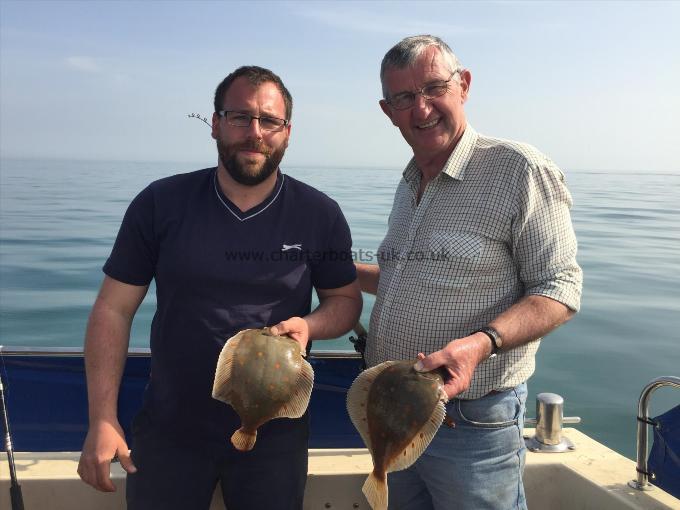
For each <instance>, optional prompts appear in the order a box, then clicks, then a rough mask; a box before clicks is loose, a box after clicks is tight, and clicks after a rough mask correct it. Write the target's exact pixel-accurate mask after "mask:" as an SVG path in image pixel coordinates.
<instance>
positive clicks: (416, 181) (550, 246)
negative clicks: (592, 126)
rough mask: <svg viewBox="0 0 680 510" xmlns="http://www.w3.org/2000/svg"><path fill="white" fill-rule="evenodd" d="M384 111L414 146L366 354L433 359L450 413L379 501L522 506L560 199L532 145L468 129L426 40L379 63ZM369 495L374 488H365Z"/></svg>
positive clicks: (561, 242) (384, 255)
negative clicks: (527, 425) (528, 420)
mask: <svg viewBox="0 0 680 510" xmlns="http://www.w3.org/2000/svg"><path fill="white" fill-rule="evenodd" d="M380 77H381V81H382V88H383V97H384V98H383V99H382V100H381V101H380V107H381V108H382V111H383V112H384V113H385V115H387V117H388V118H389V119H390V121H391V122H392V124H393V125H394V126H396V127H397V128H399V130H400V131H401V134H402V136H403V137H404V139H405V140H406V142H407V143H408V144H409V145H410V146H411V148H412V150H413V158H412V159H411V161H410V162H409V163H408V165H407V166H406V169H405V170H404V172H403V178H402V180H401V182H400V183H399V185H398V188H397V191H396V194H395V198H394V204H393V207H392V212H391V214H390V217H389V224H388V230H387V234H386V236H385V239H384V240H383V242H382V244H381V245H380V248H379V257H378V260H379V265H369V264H361V263H358V264H357V269H358V275H359V281H360V284H361V288H362V290H363V291H365V292H370V293H373V294H376V295H377V298H376V302H375V306H374V308H373V312H372V315H371V322H370V328H369V334H368V341H367V345H366V352H365V358H366V362H367V364H368V365H369V366H372V365H376V364H378V363H381V362H383V361H386V360H399V359H416V358H418V359H419V361H418V362H417V363H415V368H416V370H433V369H435V368H437V367H443V369H444V370H445V371H446V373H447V375H448V377H447V380H446V384H445V390H446V393H447V395H448V397H449V399H450V400H449V402H448V404H447V408H446V409H447V418H446V419H445V421H444V424H443V425H442V426H441V427H440V429H439V431H438V433H437V435H436V436H435V438H434V439H433V441H432V442H431V444H430V445H429V447H428V448H427V450H426V451H425V452H424V454H423V455H422V456H421V457H420V458H419V459H418V460H417V461H416V463H415V464H414V465H412V466H411V467H410V468H408V469H406V470H404V471H399V472H396V473H392V474H390V476H389V477H388V483H389V497H390V506H389V507H390V509H400V510H416V509H417V510H432V509H434V510H444V509H447V510H448V509H452V508H457V509H467V510H483V509H489V510H501V509H503V510H505V509H511V508H512V509H524V508H526V501H525V496H524V488H523V484H522V472H523V468H524V455H525V447H524V441H523V438H522V428H523V416H524V411H525V402H526V396H527V388H526V381H527V379H528V378H529V377H530V376H531V374H532V373H533V371H534V364H535V354H536V351H537V349H538V346H539V343H540V338H541V337H542V336H544V335H546V334H548V333H549V332H550V331H552V330H553V329H555V328H556V327H557V326H559V325H560V324H562V323H564V322H566V321H567V320H569V319H570V318H571V316H572V315H573V314H574V313H575V312H576V311H577V310H578V309H579V306H580V296H581V284H582V272H581V269H580V267H579V266H578V264H577V263H576V238H575V235H574V230H573V228H572V224H571V218H570V214H569V209H570V207H571V204H572V200H571V196H570V194H569V191H568V190H567V187H566V185H565V182H564V175H563V174H562V172H561V171H560V170H559V168H558V167H557V166H556V165H555V163H553V162H552V161H551V160H550V159H548V158H547V157H546V156H544V155H543V154H541V153H540V152H538V151H537V150H536V149H535V148H533V147H531V146H529V145H526V144H522V143H517V142H512V141H507V140H501V139H498V138H491V137H487V136H484V135H481V134H479V133H477V132H476V131H475V130H474V129H473V128H472V127H471V126H470V125H469V124H468V122H467V119H466V115H465V111H464V105H465V102H466V101H467V99H468V94H469V91H470V83H471V73H470V71H469V70H467V69H465V68H463V67H462V66H461V65H460V63H459V62H458V59H457V58H456V56H455V55H454V54H453V52H452V51H451V49H450V48H449V46H448V45H447V44H446V43H445V42H444V41H442V40H441V39H439V38H437V37H433V36H416V37H408V38H406V39H404V40H402V41H401V42H399V43H398V44H397V45H395V46H394V47H393V48H392V49H390V50H389V51H388V52H387V54H386V55H385V57H384V58H383V61H382V66H381V70H380ZM369 499H370V497H369Z"/></svg>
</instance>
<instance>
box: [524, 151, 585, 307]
mask: <svg viewBox="0 0 680 510" xmlns="http://www.w3.org/2000/svg"><path fill="white" fill-rule="evenodd" d="M523 178H524V179H525V182H524V183H522V182H520V183H519V186H518V189H519V194H518V202H517V214H516V215H515V218H514V221H513V225H512V235H513V251H514V257H515V260H516V261H517V264H518V269H519V276H520V279H521V281H522V282H523V283H524V286H525V295H541V296H546V297H549V298H551V299H554V300H556V301H559V302H560V303H562V304H564V305H565V306H567V307H569V308H570V309H571V310H574V311H578V310H579V308H580V305H581V290H582V284H583V271H582V270H581V268H580V266H579V265H578V263H577V262H576V251H577V242H576V235H575V233H574V228H573V225H572V221H571V215H570V212H569V211H570V209H571V206H572V198H571V194H570V193H569V190H568V189H567V186H566V184H565V182H564V181H565V179H564V174H563V173H562V171H561V170H560V169H559V168H557V166H556V165H555V164H554V163H553V162H552V161H550V160H549V159H548V158H546V159H545V160H544V161H543V162H540V163H538V164H536V163H533V164H530V163H528V164H527V168H526V172H524V173H523Z"/></svg>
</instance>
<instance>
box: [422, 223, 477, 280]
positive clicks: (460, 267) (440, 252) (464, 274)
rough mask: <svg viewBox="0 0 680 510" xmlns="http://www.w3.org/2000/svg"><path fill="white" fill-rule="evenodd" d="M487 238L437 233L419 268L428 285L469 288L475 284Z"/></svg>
mask: <svg viewBox="0 0 680 510" xmlns="http://www.w3.org/2000/svg"><path fill="white" fill-rule="evenodd" d="M483 246H484V237H482V236H480V235H478V234H474V233H470V232H456V231H444V230H436V231H434V232H432V234H431V235H430V238H429V240H428V251H429V257H428V258H427V262H426V263H425V264H421V266H420V271H419V274H420V278H421V280H422V282H423V283H424V284H425V285H428V286H434V287H444V288H450V289H466V288H468V287H469V286H470V285H471V283H472V282H473V279H474V276H475V273H476V269H477V267H478V265H479V261H480V258H481V254H482V248H483Z"/></svg>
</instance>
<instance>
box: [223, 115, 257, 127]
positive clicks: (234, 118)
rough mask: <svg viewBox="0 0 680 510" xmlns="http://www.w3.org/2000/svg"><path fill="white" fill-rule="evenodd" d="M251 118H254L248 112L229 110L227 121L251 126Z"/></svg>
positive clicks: (234, 124)
mask: <svg viewBox="0 0 680 510" xmlns="http://www.w3.org/2000/svg"><path fill="white" fill-rule="evenodd" d="M250 119H252V117H251V116H250V115H248V114H247V113H240V112H227V122H229V124H231V125H232V126H237V127H245V126H250Z"/></svg>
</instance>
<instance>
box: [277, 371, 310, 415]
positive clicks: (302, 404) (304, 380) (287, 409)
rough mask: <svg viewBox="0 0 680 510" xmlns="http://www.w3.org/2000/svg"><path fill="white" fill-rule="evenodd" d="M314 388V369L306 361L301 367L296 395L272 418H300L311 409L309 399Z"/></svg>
mask: <svg viewBox="0 0 680 510" xmlns="http://www.w3.org/2000/svg"><path fill="white" fill-rule="evenodd" d="M313 387H314V369H313V368H312V365H310V364H309V363H308V362H307V361H305V360H304V359H303V360H302V365H301V367H300V375H299V376H298V380H297V387H296V389H295V393H294V394H293V395H292V396H291V397H290V400H289V401H288V402H287V403H286V405H284V406H282V407H281V408H280V409H279V410H278V412H277V413H276V414H275V415H274V416H272V419H274V418H299V417H300V416H302V415H303V414H305V411H306V410H307V407H309V399H310V397H311V396H312V388H313Z"/></svg>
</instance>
